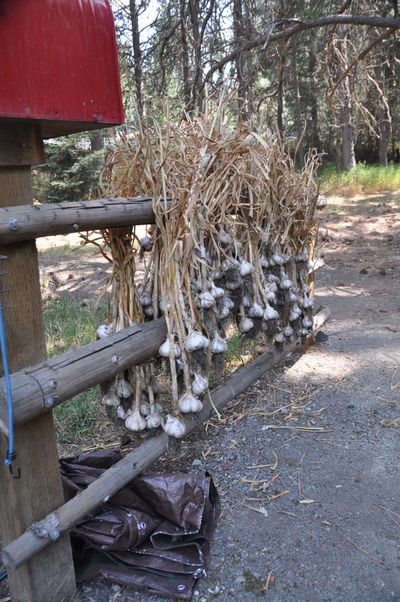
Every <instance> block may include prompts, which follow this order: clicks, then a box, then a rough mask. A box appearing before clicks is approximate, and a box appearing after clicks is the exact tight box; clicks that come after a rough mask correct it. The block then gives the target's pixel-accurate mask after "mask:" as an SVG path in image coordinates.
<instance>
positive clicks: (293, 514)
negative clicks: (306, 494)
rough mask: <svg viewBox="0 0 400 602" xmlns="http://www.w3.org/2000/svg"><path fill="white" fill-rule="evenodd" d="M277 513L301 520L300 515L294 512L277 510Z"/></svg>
mask: <svg viewBox="0 0 400 602" xmlns="http://www.w3.org/2000/svg"><path fill="white" fill-rule="evenodd" d="M277 512H278V513H279V514H287V515H288V516H293V518H300V516H299V515H298V514H295V513H294V512H289V511H288V510H277Z"/></svg>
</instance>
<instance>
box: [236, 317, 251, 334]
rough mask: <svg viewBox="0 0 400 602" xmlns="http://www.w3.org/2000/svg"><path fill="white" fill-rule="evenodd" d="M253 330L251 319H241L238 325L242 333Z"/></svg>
mask: <svg viewBox="0 0 400 602" xmlns="http://www.w3.org/2000/svg"><path fill="white" fill-rule="evenodd" d="M252 328H254V322H253V320H252V319H251V318H242V319H241V320H240V323H239V330H240V332H242V333H245V332H249V331H250V330H251V329H252Z"/></svg>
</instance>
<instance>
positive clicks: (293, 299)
mask: <svg viewBox="0 0 400 602" xmlns="http://www.w3.org/2000/svg"><path fill="white" fill-rule="evenodd" d="M289 303H297V295H296V294H295V293H294V292H293V291H290V294H289Z"/></svg>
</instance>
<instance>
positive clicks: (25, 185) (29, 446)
mask: <svg viewBox="0 0 400 602" xmlns="http://www.w3.org/2000/svg"><path fill="white" fill-rule="evenodd" d="M0 39H1V41H2V49H1V52H0V207H5V206H7V207H10V206H13V205H22V204H27V203H32V199H33V195H32V180H31V165H35V164H38V163H42V162H43V147H42V140H43V139H44V138H50V137H57V136H62V135H64V134H70V133H73V132H82V131H85V130H90V129H98V128H102V127H106V126H111V125H116V124H119V123H122V122H123V110H122V99H121V90H120V83H119V72H118V59H117V49H116V41H115V31H114V23H113V17H112V12H111V8H110V6H109V4H108V3H107V1H106V0H104V1H102V2H98V0H57V2H54V0H24V1H23V2H16V1H15V0H2V2H1V10H0ZM16 40H18V44H16V43H15V41H16ZM8 227H9V228H10V229H12V230H17V229H18V228H19V223H18V220H17V219H14V220H11V221H10V222H9V224H8ZM0 254H2V255H6V256H7V260H6V262H5V264H6V271H7V273H6V275H5V276H4V287H5V288H6V289H7V290H6V292H5V295H4V300H5V304H4V310H5V311H4V313H5V323H6V329H7V339H8V341H7V342H8V348H9V363H10V369H11V371H16V370H18V369H21V368H24V367H27V366H29V365H31V364H36V363H37V362H38V361H40V360H41V359H43V358H44V357H45V353H46V348H45V337H44V329H43V319H42V307H41V298H40V282H39V271H38V262H37V252H36V245H35V241H34V240H32V241H28V242H22V241H20V242H15V243H13V244H9V245H7V246H3V245H2V242H1V237H0ZM6 449H7V440H6V437H5V436H4V434H1V435H0V509H1V513H0V527H1V539H2V545H6V544H7V543H8V542H10V541H11V540H13V539H15V537H16V536H18V535H20V534H21V533H22V532H23V531H24V530H25V529H26V528H27V527H28V526H29V524H31V523H32V521H36V520H39V519H41V518H43V517H44V516H45V515H46V514H47V513H48V512H49V511H52V510H54V509H55V508H57V507H58V506H59V505H60V504H61V503H62V501H63V494H62V487H61V479H60V475H59V468H58V461H57V449H56V442H55V433H54V425H53V417H52V413H51V412H48V413H47V414H45V415H42V416H40V417H37V418H35V419H34V420H32V421H30V422H28V423H26V424H24V425H18V426H17V427H16V430H15V450H16V452H17V456H18V457H17V461H16V463H15V464H16V467H17V468H19V469H20V470H21V477H20V478H19V479H13V478H11V476H10V473H9V471H8V468H7V467H5V466H4V464H3V461H4V458H5V454H6ZM9 584H10V590H11V599H12V601H13V602H62V601H63V600H69V599H70V598H71V596H72V595H73V593H74V591H75V577H74V570H73V563H72V554H71V549H70V543H69V540H68V538H67V537H65V536H64V537H61V538H60V539H59V540H58V541H57V542H56V544H55V545H54V546H52V548H51V549H49V550H48V551H43V552H41V553H40V554H38V555H37V556H36V557H35V558H34V559H32V560H30V561H29V562H28V563H26V564H24V565H23V566H21V567H20V568H19V569H18V570H17V571H16V572H15V573H13V572H12V573H11V574H10V575H9Z"/></svg>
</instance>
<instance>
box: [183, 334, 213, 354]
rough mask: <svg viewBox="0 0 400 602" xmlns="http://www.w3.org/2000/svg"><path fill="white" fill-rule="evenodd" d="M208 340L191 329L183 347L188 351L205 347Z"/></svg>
mask: <svg viewBox="0 0 400 602" xmlns="http://www.w3.org/2000/svg"><path fill="white" fill-rule="evenodd" d="M209 344H210V341H209V340H208V339H207V337H205V336H204V335H203V334H202V333H201V332H199V331H198V330H192V332H190V333H189V334H188V336H187V338H186V342H185V347H186V349H187V351H189V353H192V352H193V351H198V350H199V349H207V348H208V346H209Z"/></svg>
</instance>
